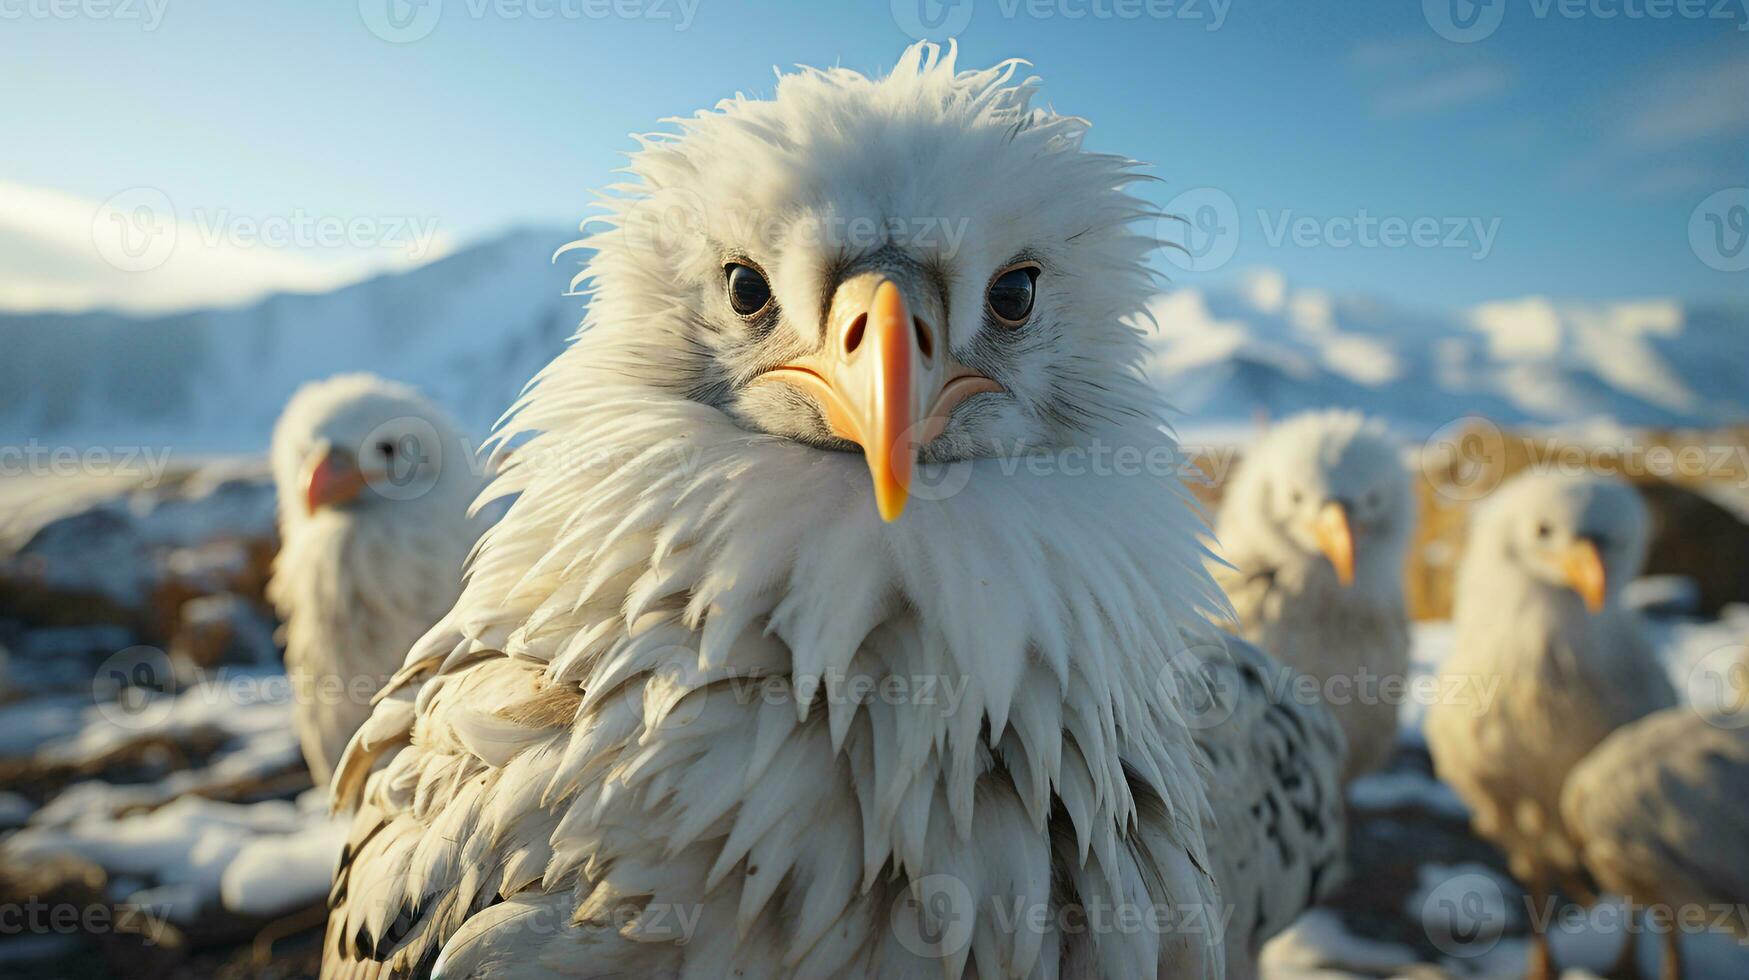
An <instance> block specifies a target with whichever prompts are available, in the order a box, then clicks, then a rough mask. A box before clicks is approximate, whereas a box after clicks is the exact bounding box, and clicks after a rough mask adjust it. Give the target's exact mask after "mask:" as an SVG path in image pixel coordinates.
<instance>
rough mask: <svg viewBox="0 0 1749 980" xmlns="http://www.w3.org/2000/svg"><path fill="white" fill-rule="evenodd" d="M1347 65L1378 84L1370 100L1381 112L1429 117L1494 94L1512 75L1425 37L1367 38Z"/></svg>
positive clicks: (1464, 50)
mask: <svg viewBox="0 0 1749 980" xmlns="http://www.w3.org/2000/svg"><path fill="white" fill-rule="evenodd" d="M1348 63H1349V64H1350V65H1351V66H1352V67H1353V68H1354V69H1355V70H1356V71H1357V72H1359V73H1360V74H1362V75H1364V76H1366V78H1367V79H1368V81H1370V82H1371V83H1372V84H1373V85H1374V90H1373V92H1372V94H1371V97H1370V99H1369V101H1370V103H1371V105H1372V109H1373V112H1375V113H1377V114H1378V115H1380V116H1412V115H1427V114H1431V113H1435V112H1440V111H1443V110H1445V109H1451V108H1455V107H1457V106H1461V105H1467V104H1469V103H1471V102H1480V101H1482V100H1484V99H1489V98H1493V97H1494V96H1496V95H1499V94H1501V93H1502V92H1505V91H1506V89H1507V88H1508V87H1509V86H1510V85H1511V83H1512V75H1511V73H1510V72H1508V71H1507V70H1506V69H1505V68H1503V67H1501V66H1500V65H1498V64H1496V63H1494V62H1492V61H1490V60H1487V59H1486V58H1485V56H1484V55H1482V54H1480V53H1478V52H1476V51H1472V50H1470V49H1467V48H1464V47H1461V46H1458V45H1452V44H1433V43H1430V42H1427V41H1425V40H1399V41H1363V42H1361V43H1359V44H1356V45H1355V46H1354V47H1352V48H1350V49H1349V52H1348Z"/></svg>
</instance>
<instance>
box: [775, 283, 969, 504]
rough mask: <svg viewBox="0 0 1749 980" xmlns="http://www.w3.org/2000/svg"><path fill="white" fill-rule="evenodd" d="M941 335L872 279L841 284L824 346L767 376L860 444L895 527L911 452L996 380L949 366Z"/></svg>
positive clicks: (907, 486) (894, 288) (892, 286)
mask: <svg viewBox="0 0 1749 980" xmlns="http://www.w3.org/2000/svg"><path fill="white" fill-rule="evenodd" d="M944 348H945V344H944V343H943V339H942V338H941V337H940V336H939V335H938V334H937V332H936V331H935V329H933V328H932V327H931V326H930V324H929V323H927V322H926V321H925V320H923V319H922V318H919V317H917V316H915V315H913V313H912V308H911V304H910V303H909V302H907V301H906V299H905V293H904V291H903V290H901V289H900V288H899V286H898V284H897V283H895V282H893V281H892V280H891V279H889V278H887V277H886V276H885V275H882V274H880V273H869V274H865V275H861V276H855V277H852V278H850V279H847V280H845V281H844V282H843V283H842V284H840V285H839V287H838V289H837V291H836V292H835V293H834V294H833V300H832V306H831V309H830V311H829V312H828V313H827V329H826V344H825V347H824V348H823V349H822V350H820V351H819V352H818V353H816V354H813V355H811V356H809V357H807V358H804V359H802V360H798V361H796V362H794V363H791V364H786V365H784V366H782V367H779V368H775V369H773V370H771V371H767V372H766V373H765V374H763V375H761V376H760V378H759V379H758V380H760V381H766V380H771V381H782V382H785V383H787V384H790V385H793V386H795V387H797V388H800V389H801V390H802V391H805V392H807V393H808V394H809V395H811V396H813V398H814V399H815V400H816V401H818V402H819V403H820V407H821V410H822V413H823V414H824V415H825V418H826V424H827V425H829V426H831V428H832V432H833V434H835V435H837V436H838V437H839V438H841V439H845V440H848V441H850V442H854V443H856V444H857V445H859V446H861V447H862V454H863V458H864V459H865V460H867V462H868V471H869V476H870V477H871V478H872V479H873V480H874V496H875V508H876V510H878V511H879V512H880V515H881V519H882V520H884V521H896V520H898V519H899V515H901V514H903V513H904V512H905V504H906V502H907V501H908V500H909V499H910V496H911V474H912V471H913V470H914V469H915V468H916V465H917V454H918V452H919V451H920V450H921V449H922V448H923V446H925V445H927V444H928V443H929V442H930V440H932V439H934V438H935V437H937V436H939V435H941V433H942V431H943V430H945V429H946V428H947V421H948V417H949V416H950V415H951V414H952V412H953V410H954V408H955V407H956V406H958V405H959V403H960V402H962V401H965V400H966V399H967V398H970V397H971V396H972V395H975V394H978V393H979V392H984V391H1001V390H1002V387H1001V386H1000V385H998V384H997V383H996V382H994V381H992V380H990V379H989V378H986V377H984V376H983V375H981V374H978V373H977V372H975V371H971V370H969V369H966V368H964V367H963V366H961V365H958V364H955V363H953V361H952V359H951V358H949V357H948V355H947V351H946V350H945V349H944Z"/></svg>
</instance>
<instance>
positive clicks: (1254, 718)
mask: <svg viewBox="0 0 1749 980" xmlns="http://www.w3.org/2000/svg"><path fill="white" fill-rule="evenodd" d="M1191 651H1192V654H1193V655H1195V656H1197V658H1198V659H1199V660H1200V661H1201V663H1202V664H1203V678H1204V680H1205V681H1207V684H1208V686H1207V697H1206V699H1204V700H1199V701H1198V702H1197V710H1194V711H1192V712H1191V713H1190V719H1191V728H1192V730H1193V731H1194V733H1195V738H1196V743H1197V745H1198V747H1200V748H1202V749H1203V751H1204V752H1205V753H1206V755H1207V758H1208V762H1209V777H1208V793H1209V805H1210V814H1211V815H1212V817H1213V822H1212V823H1210V824H1209V825H1208V826H1206V827H1205V828H1204V829H1205V831H1206V832H1207V835H1208V838H1209V851H1210V854H1211V856H1212V857H1213V858H1214V861H1215V869H1214V870H1215V878H1216V880H1217V881H1218V882H1219V883H1220V886H1221V901H1222V910H1223V911H1224V912H1226V913H1227V914H1228V915H1230V917H1231V918H1230V919H1229V921H1228V929H1227V946H1226V951H1227V972H1226V976H1227V977H1228V978H1230V980H1245V978H1249V977H1255V976H1256V975H1257V954H1258V951H1259V950H1260V949H1261V948H1262V945H1263V943H1264V941H1265V940H1267V939H1269V938H1270V937H1271V936H1274V935H1275V934H1277V933H1279V932H1281V931H1282V930H1283V929H1286V928H1287V927H1288V925H1289V924H1291V923H1292V922H1293V920H1294V919H1295V918H1297V917H1298V916H1299V914H1300V913H1301V912H1302V911H1304V910H1305V909H1306V908H1307V907H1308V906H1310V905H1312V904H1314V903H1316V902H1317V901H1318V900H1319V899H1321V898H1322V897H1324V895H1326V894H1327V893H1328V892H1329V891H1330V890H1331V889H1332V888H1334V887H1335V886H1336V885H1338V884H1340V883H1341V881H1342V877H1343V874H1342V862H1343V845H1344V843H1345V840H1344V824H1343V805H1342V792H1341V788H1340V787H1341V785H1342V784H1341V780H1340V779H1339V767H1340V765H1341V763H1342V760H1343V758H1344V757H1345V754H1346V753H1345V751H1344V744H1343V734H1342V728H1341V726H1340V725H1339V724H1338V722H1337V716H1335V715H1333V714H1332V713H1331V712H1330V710H1329V709H1328V708H1326V707H1325V705H1324V704H1323V703H1322V702H1321V701H1318V700H1306V701H1298V700H1295V699H1294V698H1292V697H1283V696H1282V695H1283V692H1284V691H1292V690H1295V687H1294V679H1293V678H1294V674H1293V672H1292V668H1287V667H1284V665H1282V664H1281V663H1279V662H1277V661H1275V660H1274V659H1272V658H1270V656H1269V655H1268V654H1266V653H1264V652H1263V651H1261V650H1259V649H1257V648H1256V647H1253V646H1251V645H1250V644H1248V643H1246V642H1244V641H1243V640H1240V639H1237V638H1235V637H1230V636H1225V637H1209V636H1203V637H1194V638H1191ZM1284 671H1285V672H1286V673H1285V674H1284Z"/></svg>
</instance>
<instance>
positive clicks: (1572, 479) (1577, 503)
mask: <svg viewBox="0 0 1749 980" xmlns="http://www.w3.org/2000/svg"><path fill="white" fill-rule="evenodd" d="M1648 520H1649V518H1648V516H1647V512H1646V505H1645V503H1644V502H1642V501H1641V499H1640V495H1639V493H1638V492H1637V491H1635V490H1634V489H1633V488H1632V487H1630V486H1628V485H1627V484H1625V483H1622V482H1621V481H1619V480H1617V479H1614V478H1612V477H1602V476H1566V475H1563V474H1560V473H1554V472H1541V473H1538V472H1532V473H1525V474H1521V475H1519V476H1517V477H1514V478H1513V479H1512V480H1510V481H1508V482H1507V483H1506V484H1504V485H1502V486H1501V487H1500V489H1499V490H1498V491H1497V492H1496V493H1495V495H1494V498H1493V499H1492V500H1490V501H1488V502H1487V504H1486V505H1485V506H1484V507H1483V508H1482V509H1481V511H1480V513H1479V514H1478V515H1477V518H1476V527H1475V530H1474V531H1473V532H1472V533H1471V537H1470V544H1469V553H1468V554H1466V556H1465V559H1464V564H1465V571H1466V573H1468V574H1467V575H1466V578H1467V579H1469V580H1471V581H1475V580H1477V579H1488V580H1497V579H1498V578H1500V577H1501V576H1503V575H1505V574H1510V573H1516V574H1517V575H1519V576H1524V577H1528V578H1529V579H1530V580H1532V581H1534V582H1537V583H1540V584H1541V585H1543V586H1545V587H1547V588H1548V589H1550V590H1552V591H1554V592H1556V593H1557V594H1561V595H1570V596H1572V597H1575V599H1576V601H1580V602H1583V603H1584V605H1585V608H1586V609H1587V610H1589V611H1590V612H1593V613H1596V612H1600V611H1602V610H1603V608H1604V607H1605V606H1606V605H1608V604H1610V603H1611V602H1613V601H1614V600H1615V598H1616V596H1617V595H1619V593H1620V591H1621V589H1622V587H1623V586H1625V585H1627V583H1628V582H1629V581H1631V580H1632V579H1633V578H1634V577H1635V576H1637V575H1638V574H1639V573H1640V569H1641V568H1642V567H1643V566H1644V565H1645V562H1646V547H1647V532H1648ZM1460 588H1461V586H1460Z"/></svg>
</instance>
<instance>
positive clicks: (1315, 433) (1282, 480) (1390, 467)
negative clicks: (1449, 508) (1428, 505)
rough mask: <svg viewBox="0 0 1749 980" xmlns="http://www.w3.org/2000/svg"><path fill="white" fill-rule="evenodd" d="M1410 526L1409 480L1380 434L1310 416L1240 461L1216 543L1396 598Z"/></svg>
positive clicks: (1361, 424) (1354, 416) (1361, 420)
mask: <svg viewBox="0 0 1749 980" xmlns="http://www.w3.org/2000/svg"><path fill="white" fill-rule="evenodd" d="M1414 521H1415V502H1414V499H1413V497H1412V496H1411V494H1410V489H1409V475H1408V471H1407V470H1406V469H1405V468H1404V466H1403V461H1402V455H1401V451H1400V450H1399V448H1398V447H1397V445H1396V443H1395V442H1393V441H1392V440H1391V439H1390V438H1389V437H1388V436H1387V435H1386V433H1385V431H1384V428H1383V427H1382V426H1381V425H1379V424H1378V423H1374V422H1368V421H1367V419H1366V418H1365V417H1364V416H1362V415H1361V414H1360V413H1358V412H1346V411H1328V412H1311V413H1307V414H1304V415H1299V416H1296V417H1294V418H1291V419H1288V420H1286V421H1284V422H1282V423H1281V424H1279V425H1277V426H1275V427H1274V428H1272V429H1271V430H1270V431H1269V434H1268V435H1267V436H1265V437H1264V438H1263V440H1262V441H1260V442H1259V443H1258V444H1257V447H1256V449H1255V450H1253V451H1252V453H1251V454H1250V455H1249V456H1248V457H1247V458H1246V460H1245V464H1244V468H1243V470H1241V472H1240V474H1239V475H1238V477H1236V478H1235V480H1234V485H1233V488H1232V490H1231V491H1230V492H1229V494H1228V496H1227V499H1226V501H1225V502H1224V503H1223V505H1222V508H1221V519H1220V531H1219V534H1220V538H1221V540H1222V541H1223V542H1226V543H1229V544H1232V545H1235V546H1240V547H1241V549H1242V551H1244V552H1245V553H1247V554H1250V555H1252V556H1254V557H1255V558H1256V559H1257V560H1260V561H1261V562H1263V563H1265V564H1268V565H1271V566H1274V567H1282V566H1284V565H1289V564H1298V563H1301V562H1325V561H1327V562H1328V563H1329V565H1330V568H1331V569H1332V570H1333V571H1334V573H1335V575H1336V578H1337V580H1338V582H1340V583H1341V584H1342V585H1343V586H1345V587H1346V586H1351V585H1353V584H1354V583H1355V581H1356V579H1357V578H1361V579H1366V580H1367V581H1368V582H1371V583H1376V584H1377V585H1378V586H1380V587H1392V588H1401V581H1400V579H1401V572H1402V563H1403V557H1404V550H1405V548H1406V547H1407V545H1408V540H1409V532H1410V530H1411V529H1412V527H1413V525H1414ZM1229 539H1231V540H1229ZM1238 539H1243V541H1242V542H1241V541H1240V540H1238ZM1375 569H1376V572H1377V573H1376V574H1374V573H1373V570H1375Z"/></svg>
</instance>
